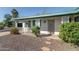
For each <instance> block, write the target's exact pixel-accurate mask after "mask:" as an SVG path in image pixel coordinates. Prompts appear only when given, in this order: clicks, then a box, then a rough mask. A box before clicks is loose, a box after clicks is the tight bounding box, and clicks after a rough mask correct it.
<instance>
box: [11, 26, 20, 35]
mask: <svg viewBox="0 0 79 59" xmlns="http://www.w3.org/2000/svg"><path fill="white" fill-rule="evenodd" d="M10 33H11V34H19V30H18V29H17V28H15V27H13V28H11V30H10Z"/></svg>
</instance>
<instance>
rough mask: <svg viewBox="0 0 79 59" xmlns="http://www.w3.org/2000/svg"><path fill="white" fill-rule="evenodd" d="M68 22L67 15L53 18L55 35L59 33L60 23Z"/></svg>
mask: <svg viewBox="0 0 79 59" xmlns="http://www.w3.org/2000/svg"><path fill="white" fill-rule="evenodd" d="M67 22H69V16H62V17H57V18H56V19H55V32H54V34H55V35H59V26H60V24H63V23H67Z"/></svg>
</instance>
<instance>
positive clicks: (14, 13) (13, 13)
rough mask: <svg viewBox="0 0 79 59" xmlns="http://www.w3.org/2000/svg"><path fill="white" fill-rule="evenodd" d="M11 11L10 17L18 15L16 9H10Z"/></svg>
mask: <svg viewBox="0 0 79 59" xmlns="http://www.w3.org/2000/svg"><path fill="white" fill-rule="evenodd" d="M11 13H12V18H17V17H18V15H19V13H18V11H17V10H16V9H12V11H11Z"/></svg>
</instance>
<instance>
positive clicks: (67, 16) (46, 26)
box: [12, 10, 79, 35]
mask: <svg viewBox="0 0 79 59" xmlns="http://www.w3.org/2000/svg"><path fill="white" fill-rule="evenodd" d="M12 20H14V21H15V27H17V28H22V30H23V32H29V31H31V28H32V27H33V26H39V27H40V33H41V34H50V32H51V33H52V34H55V35H58V34H59V25H60V24H63V23H66V22H78V21H79V10H74V11H69V12H64V13H55V14H44V15H36V16H29V17H22V18H13V19H12Z"/></svg>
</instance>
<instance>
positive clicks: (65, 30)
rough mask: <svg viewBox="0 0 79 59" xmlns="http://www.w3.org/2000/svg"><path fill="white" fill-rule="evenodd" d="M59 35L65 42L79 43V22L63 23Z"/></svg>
mask: <svg viewBox="0 0 79 59" xmlns="http://www.w3.org/2000/svg"><path fill="white" fill-rule="evenodd" d="M59 37H60V38H61V39H62V40H64V41H65V42H68V43H74V44H76V45H79V22H72V23H64V24H62V25H61V26H60V33H59Z"/></svg>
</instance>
